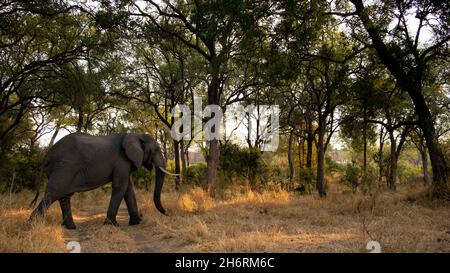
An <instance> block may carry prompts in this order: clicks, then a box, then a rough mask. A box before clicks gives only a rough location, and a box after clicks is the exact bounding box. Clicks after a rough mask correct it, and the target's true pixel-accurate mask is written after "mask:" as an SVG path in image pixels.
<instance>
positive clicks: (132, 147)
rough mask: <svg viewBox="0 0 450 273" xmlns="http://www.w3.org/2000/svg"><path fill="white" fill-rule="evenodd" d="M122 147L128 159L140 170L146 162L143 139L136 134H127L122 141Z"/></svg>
mask: <svg viewBox="0 0 450 273" xmlns="http://www.w3.org/2000/svg"><path fill="white" fill-rule="evenodd" d="M122 147H123V149H124V150H125V154H126V156H127V157H128V159H129V160H131V162H133V165H134V166H135V167H136V168H139V167H140V166H141V165H142V161H143V160H144V150H143V149H142V144H141V137H140V136H139V135H136V134H127V135H126V136H125V137H124V139H123V141H122Z"/></svg>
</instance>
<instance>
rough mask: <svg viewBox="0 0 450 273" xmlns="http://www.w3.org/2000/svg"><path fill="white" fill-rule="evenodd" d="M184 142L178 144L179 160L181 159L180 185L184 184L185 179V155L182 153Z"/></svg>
mask: <svg viewBox="0 0 450 273" xmlns="http://www.w3.org/2000/svg"><path fill="white" fill-rule="evenodd" d="M184 149H185V148H184V141H183V140H181V142H180V158H181V183H184V181H185V178H186V154H185V153H184V152H185V151H184Z"/></svg>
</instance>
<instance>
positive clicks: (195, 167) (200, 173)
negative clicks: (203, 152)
mask: <svg viewBox="0 0 450 273" xmlns="http://www.w3.org/2000/svg"><path fill="white" fill-rule="evenodd" d="M207 170H208V167H207V165H206V163H205V162H199V163H193V164H190V165H189V166H188V167H187V168H186V177H185V178H184V182H185V183H187V184H190V185H196V186H205V185H206V174H207Z"/></svg>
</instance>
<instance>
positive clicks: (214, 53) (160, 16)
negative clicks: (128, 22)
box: [129, 0, 267, 195]
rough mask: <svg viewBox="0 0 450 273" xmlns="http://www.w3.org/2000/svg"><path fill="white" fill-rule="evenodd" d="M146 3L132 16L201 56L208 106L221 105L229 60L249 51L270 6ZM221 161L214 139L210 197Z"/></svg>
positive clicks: (209, 159) (239, 0)
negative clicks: (218, 164)
mask: <svg viewBox="0 0 450 273" xmlns="http://www.w3.org/2000/svg"><path fill="white" fill-rule="evenodd" d="M146 3H147V5H146V6H145V7H142V8H141V7H140V6H139V5H138V4H137V3H135V2H133V1H132V2H131V3H130V4H129V10H130V13H129V14H130V15H132V16H137V17H141V18H145V19H147V20H148V21H149V23H150V25H151V26H153V27H156V29H157V30H158V31H160V32H162V33H164V34H166V35H168V36H170V37H173V38H175V39H177V40H178V41H179V42H180V43H182V44H183V45H185V46H186V47H188V48H190V49H191V50H193V51H194V52H196V53H197V54H199V55H200V56H202V58H203V60H204V61H205V62H206V63H207V69H208V74H209V80H208V84H207V98H208V100H207V101H208V104H210V105H220V100H221V86H222V83H223V81H224V79H225V71H226V67H227V64H228V61H229V60H230V59H231V58H232V57H233V56H234V55H236V53H237V52H239V51H240V50H241V49H242V47H243V46H245V48H244V49H245V50H248V49H249V47H248V46H249V44H251V43H252V40H253V39H254V37H258V34H259V33H258V31H257V30H258V27H257V26H258V21H259V20H260V19H262V18H264V16H265V15H266V14H265V10H266V9H267V8H266V6H267V4H265V3H261V2H257V1H255V2H253V1H249V2H247V1H242V0H233V1H187V2H186V3H182V2H176V3H174V4H173V3H171V2H170V1H164V2H163V3H158V2H156V1H147V2H146ZM211 118H213V117H211ZM214 131H215V132H218V131H220V128H214ZM218 159H219V149H218V140H217V139H213V140H211V141H209V151H208V156H207V163H208V173H207V184H208V192H209V193H210V194H211V195H214V192H215V188H216V184H217V162H218Z"/></svg>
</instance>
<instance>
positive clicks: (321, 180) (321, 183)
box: [316, 119, 327, 197]
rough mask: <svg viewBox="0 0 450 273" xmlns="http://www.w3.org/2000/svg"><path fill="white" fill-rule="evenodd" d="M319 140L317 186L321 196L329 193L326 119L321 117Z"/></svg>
mask: <svg viewBox="0 0 450 273" xmlns="http://www.w3.org/2000/svg"><path fill="white" fill-rule="evenodd" d="M317 134H318V140H317V184H316V188H317V191H318V192H319V196H320V197H325V196H326V195H327V193H326V190H325V145H324V138H325V121H324V120H322V119H319V128H318V132H317Z"/></svg>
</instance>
